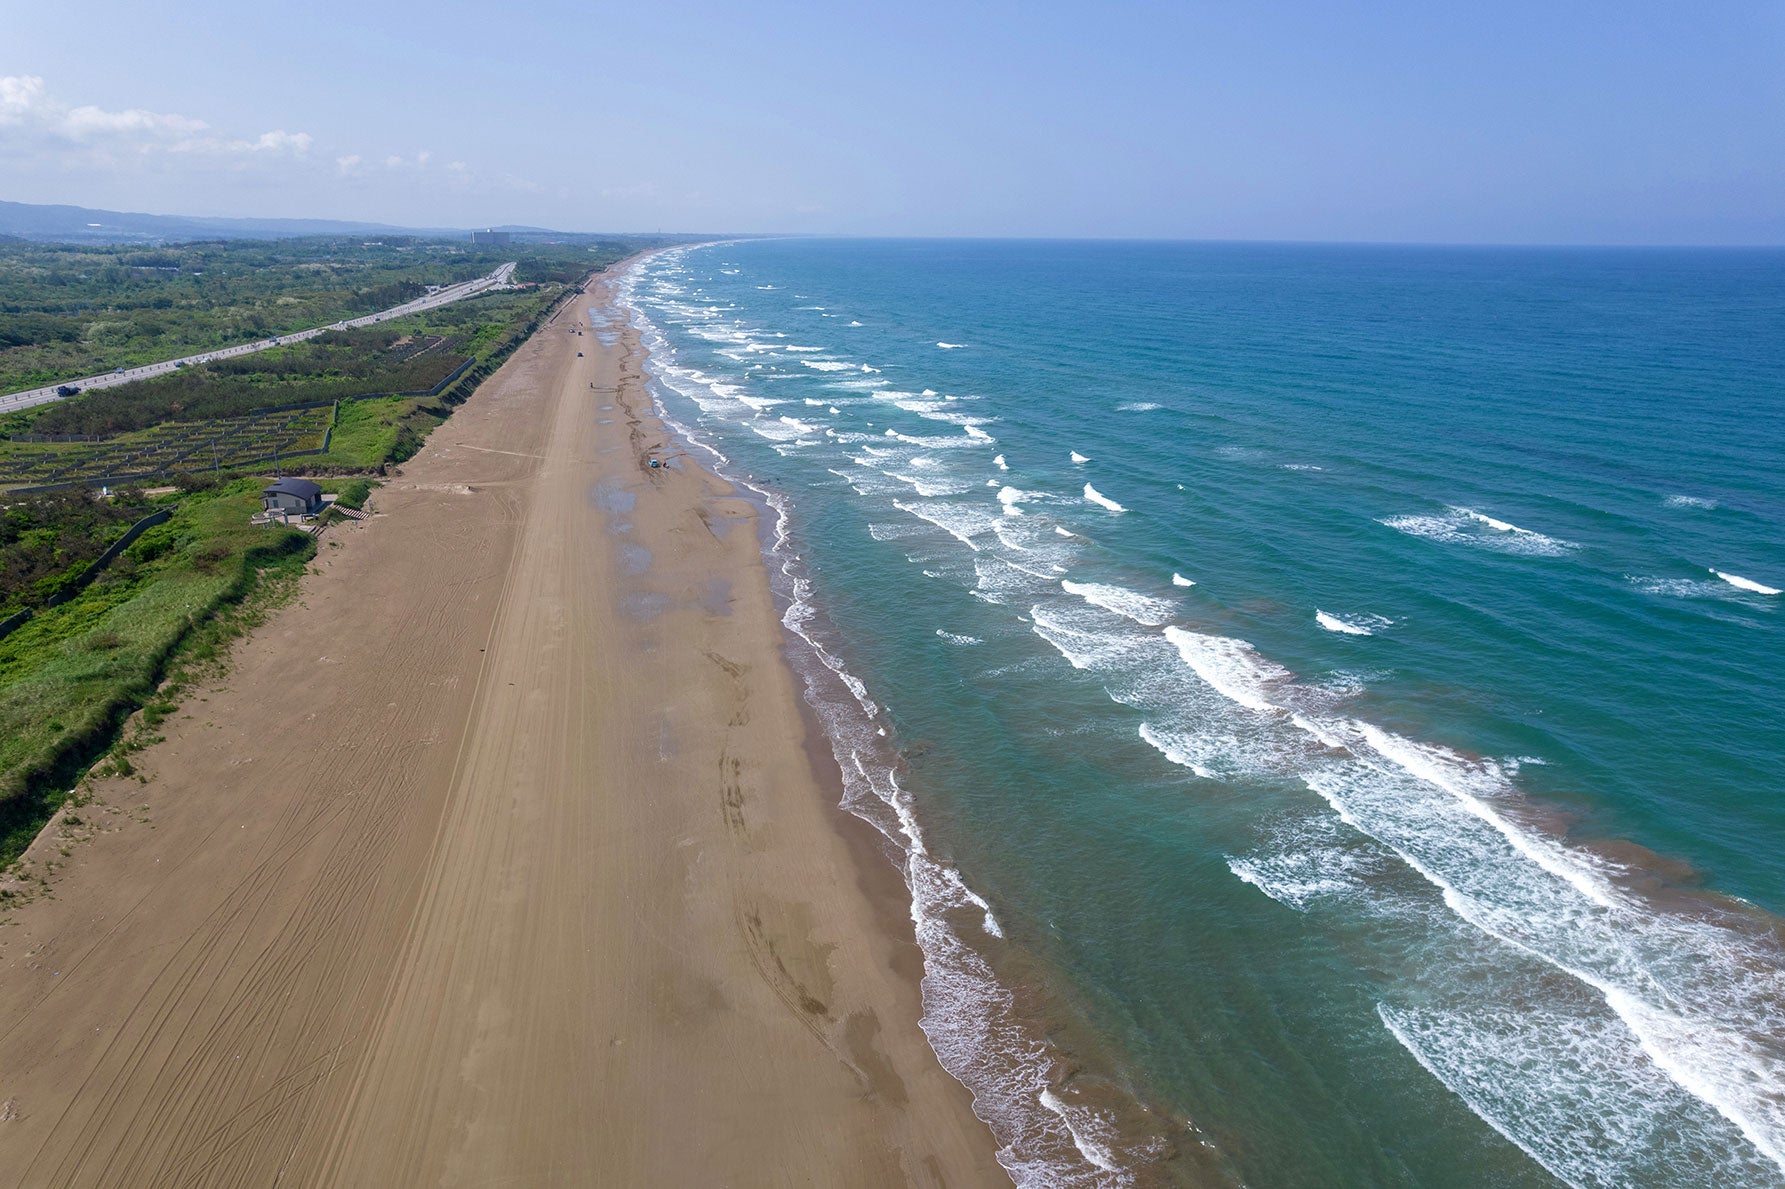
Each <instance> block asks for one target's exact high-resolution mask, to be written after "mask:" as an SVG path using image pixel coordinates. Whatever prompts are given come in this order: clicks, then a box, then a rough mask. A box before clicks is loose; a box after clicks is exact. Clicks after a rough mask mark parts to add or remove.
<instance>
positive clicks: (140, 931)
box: [0, 282, 1009, 1186]
mask: <svg viewBox="0 0 1785 1189" xmlns="http://www.w3.org/2000/svg"><path fill="white" fill-rule="evenodd" d="M610 300H611V299H610V295H609V292H608V286H607V284H606V283H605V282H603V283H599V284H597V285H595V286H593V287H591V289H590V292H589V295H588V297H587V298H586V299H584V300H578V301H575V302H572V303H570V304H568V305H566V306H565V307H563V309H562V310H561V312H560V314H559V315H558V317H557V319H556V320H555V321H554V322H553V323H552V324H550V325H548V326H546V327H545V328H543V329H542V330H541V331H540V332H539V333H538V334H537V335H536V336H535V337H534V339H533V340H532V341H531V342H529V343H528V344H526V345H525V346H524V347H523V348H522V349H521V350H520V351H519V352H517V353H516V355H515V356H514V357H513V358H512V359H510V361H509V362H508V363H507V364H506V365H505V366H504V367H503V369H502V370H501V371H500V372H499V373H498V374H497V375H496V376H495V377H493V378H492V379H491V380H490V381H489V382H487V383H486V384H484V385H483V387H482V388H480V389H479V390H478V392H477V393H476V394H475V395H474V396H473V397H472V398H471V400H470V401H469V402H468V403H467V404H466V405H465V406H464V407H463V408H462V409H460V410H459V411H458V412H457V413H456V414H455V415H454V416H453V417H452V418H451V420H449V421H448V422H447V423H446V424H445V425H444V426H442V427H441V428H440V429H438V430H437V431H435V433H434V434H433V436H432V437H431V438H430V439H429V441H428V443H427V445H426V447H425V449H424V450H423V451H422V452H421V453H420V454H419V455H417V456H416V457H415V458H413V459H411V460H410V461H409V462H408V463H406V464H405V465H404V466H403V468H402V473H401V474H400V475H399V476H396V477H394V478H392V479H391V481H390V482H389V483H388V484H387V485H386V486H385V487H384V488H382V489H380V490H379V492H378V493H377V495H376V497H375V501H374V506H375V508H376V511H377V513H378V514H377V515H376V516H375V517H373V518H372V519H371V520H370V521H368V522H367V523H365V524H364V525H361V526H354V527H350V528H347V529H344V530H340V531H337V532H334V533H333V534H332V539H330V540H325V542H324V543H323V545H322V547H321V549H320V551H319V555H318V558H317V563H316V567H315V569H316V572H315V573H313V574H312V575H310V576H308V577H306V578H305V580H304V585H303V587H302V592H301V595H300V596H299V598H298V599H296V600H295V601H293V602H292V603H291V604H290V605H288V606H286V607H284V608H282V609H280V610H278V611H277V612H275V613H274V615H273V616H272V618H271V619H270V620H269V622H268V623H266V624H265V625H264V626H263V627H262V628H260V629H259V630H257V631H256V632H255V633H254V634H253V635H252V636H251V637H250V638H249V639H248V640H246V641H245V642H243V643H242V644H241V645H240V646H239V647H238V649H237V652H236V656H235V660H234V664H233V668H232V670H231V672H230V675H229V676H228V677H227V679H225V680H224V681H223V682H222V684H221V685H220V686H218V687H217V688H213V689H210V690H207V691H203V692H202V693H200V694H195V695H194V696H192V697H191V698H189V699H188V700H187V702H186V704H185V705H184V706H183V707H182V709H181V711H180V713H179V714H178V715H177V716H176V717H174V718H173V719H171V720H170V721H169V722H168V723H167V724H166V725H165V728H164V734H165V736H166V738H165V741H164V742H162V743H159V744H156V745H155V746H153V747H151V748H150V749H148V750H147V751H145V752H143V753H141V764H140V767H141V770H142V771H143V773H144V774H145V775H146V776H147V781H146V783H138V782H137V781H135V780H117V779H114V780H110V781H106V782H102V783H101V784H100V785H99V786H98V790H97V792H98V797H97V803H96V804H94V805H90V806H86V807H83V809H82V810H81V813H82V814H83V815H84V816H85V817H86V818H87V819H88V820H90V821H96V822H97V823H98V824H99V829H98V832H97V833H95V834H94V835H93V836H92V837H90V838H87V839H86V840H84V841H81V842H79V843H77V844H75V845H74V847H73V849H72V853H71V854H70V855H69V856H68V857H67V858H66V859H61V860H59V861H60V862H61V864H62V866H61V867H60V869H59V871H58V872H57V873H56V874H55V875H54V876H53V877H52V879H51V882H50V884H49V887H48V889H47V891H46V892H44V893H41V894H39V895H38V896H37V897H36V898H35V899H33V900H32V901H31V902H30V903H28V904H26V905H24V906H23V907H20V908H16V909H11V910H8V911H7V912H6V914H5V915H4V916H3V917H0V1183H3V1184H10V1185H21V1186H23V1185H30V1186H38V1185H118V1186H149V1185H199V1184H203V1185H246V1184H272V1183H275V1182H278V1183H284V1184H293V1185H317V1184H328V1185H350V1186H371V1185H380V1186H383V1185H436V1184H441V1185H497V1184H502V1185H574V1184H609V1185H645V1184H660V1185H880V1184H916V1185H942V1184H951V1185H975V1184H1008V1183H1009V1182H1008V1177H1007V1176H1006V1175H1005V1174H1004V1172H1003V1171H1002V1170H1001V1169H1000V1168H999V1167H998V1165H997V1163H996V1160H995V1159H994V1153H993V1146H994V1145H993V1141H992V1139H991V1136H990V1134H989V1132H988V1131H987V1129H986V1128H985V1127H984V1126H983V1125H982V1124H981V1123H980V1122H979V1121H978V1120H976V1119H975V1118H974V1117H973V1115H972V1113H971V1111H970V1109H969V1101H968V1097H967V1094H966V1092H965V1091H964V1090H963V1089H962V1088H961V1086H960V1085H959V1084H958V1083H956V1082H955V1081H954V1080H953V1079H951V1078H950V1077H949V1076H948V1075H947V1074H946V1073H945V1072H944V1071H943V1070H942V1068H941V1067H940V1066H939V1065H938V1063H937V1061H936V1059H935V1056H934V1055H933V1053H932V1052H931V1051H930V1049H929V1047H928V1045H927V1044H926V1042H925V1040H924V1037H923V1035H922V1033H921V1031H920V1030H919V1028H918V1024H917V1021H918V1014H919V1003H918V993H917V985H916V977H915V975H916V973H917V969H918V962H919V956H918V953H917V950H916V947H915V946H914V944H913V943H912V941H911V937H910V933H909V922H908V920H907V919H906V917H905V916H904V912H905V907H904V904H903V903H902V901H901V900H900V897H901V896H902V889H901V887H900V885H899V883H898V880H897V877H896V873H895V872H894V871H893V870H892V869H891V867H890V865H888V864H886V863H885V862H884V860H882V859H881V858H880V857H879V856H878V854H877V853H875V852H874V851H873V850H872V848H871V847H869V846H867V845H866V844H865V843H864V842H863V840H862V838H861V837H859V836H857V835H856V834H852V833H851V832H852V831H865V827H863V826H861V825H860V824H859V823H857V822H855V821H854V820H853V819H851V818H849V817H847V816H846V815H845V814H843V813H842V812H841V811H840V810H838V809H837V808H835V806H834V801H835V793H834V791H833V790H831V789H830V788H829V787H828V783H827V780H826V775H825V773H824V772H823V771H822V770H821V769H818V768H816V767H815V766H814V763H813V761H812V759H811V758H810V753H809V750H808V740H807V738H806V735H807V732H808V730H809V727H808V725H807V723H806V721H805V720H804V718H803V717H802V712H801V703H800V698H799V691H798V689H797V687H796V684H795V680H794V677H793V675H792V673H791V672H790V670H789V669H788V667H787V666H786V664H785V662H784V660H783V659H782V656H781V648H782V638H781V633H782V629H781V627H780V624H779V622H778V619H777V616H776V612H775V608H774V605H773V603H772V600H771V597H770V592H769V588H768V583H767V577H766V574H765V572H764V568H763V565H762V560H761V554H760V549H759V544H758V537H757V525H756V513H755V510H754V508H753V506H752V505H751V504H750V503H749V502H747V501H746V500H744V499H742V498H740V497H739V496H738V495H737V493H735V492H734V491H733V490H732V489H731V487H730V486H729V485H728V484H726V483H725V482H724V481H722V480H720V479H718V478H716V477H715V476H713V475H711V474H709V473H707V472H706V471H704V470H702V469H701V468H700V467H699V466H698V465H697V464H696V462H695V461H694V460H693V459H691V458H689V457H687V456H686V455H684V454H682V453H681V451H680V450H679V449H677V448H676V447H675V445H674V443H673V442H671V441H670V439H669V438H668V437H667V436H666V434H665V433H664V432H663V429H662V427H661V426H660V425H659V424H658V423H657V422H656V421H655V419H654V418H653V417H652V416H651V415H650V402H649V398H648V396H647V395H646V393H645V390H644V386H643V381H642V369H643V368H644V366H645V361H644V359H643V355H642V352H641V350H640V348H639V345H638V343H637V342H636V340H635V337H634V336H633V335H632V334H631V333H630V332H626V333H624V334H621V335H619V336H618V338H617V340H616V341H614V342H613V343H612V344H611V345H603V343H602V342H601V341H600V340H599V339H598V338H597V336H596V334H595V333H594V332H593V331H587V330H585V332H584V333H581V334H578V333H576V330H577V329H578V326H577V324H578V323H579V322H581V323H583V324H584V326H585V327H586V323H587V318H586V316H585V309H586V307H587V306H588V305H591V304H596V305H601V304H605V303H607V302H609V301H610ZM579 352H580V353H581V356H580V357H579ZM653 457H656V458H659V459H663V460H667V461H668V463H669V465H668V466H666V467H664V468H661V469H651V468H650V467H649V466H648V460H649V459H651V458H653ZM56 836H57V830H56V827H55V826H54V825H52V827H51V829H50V830H49V831H46V834H45V836H44V837H43V838H42V839H40V840H39V843H38V846H37V848H36V849H35V850H34V853H33V854H32V855H30V856H28V859H29V860H34V861H37V862H41V861H42V860H44V859H46V858H48V857H50V853H49V849H48V848H51V847H54V846H57V845H59V842H57V841H56V840H55V839H56Z"/></svg>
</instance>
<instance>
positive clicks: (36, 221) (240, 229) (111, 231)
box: [0, 201, 557, 244]
mask: <svg viewBox="0 0 1785 1189" xmlns="http://www.w3.org/2000/svg"><path fill="white" fill-rule="evenodd" d="M503 230H508V229H507V228H504V229H503ZM513 230H514V231H516V232H518V233H523V234H557V233H555V232H553V233H547V232H543V231H541V230H540V229H538V228H532V227H529V228H514V229H513ZM303 235H425V236H430V237H439V238H460V237H462V238H467V239H468V238H470V235H471V233H470V232H469V231H467V230H463V229H460V228H442V227H393V226H390V225H389V224H386V223H348V222H342V221H339V220H336V219H211V218H198V217H193V216H187V215H145V214H134V213H130V212H126V211H101V210H93V209H91V208H89V207H84V206H37V205H34V204H32V203H28V202H5V201H0V239H4V238H9V237H16V238H19V239H28V240H37V241H39V242H52V243H81V242H87V243H108V244H116V243H136V242H145V241H185V240H200V239H293V238H296V237H298V236H303Z"/></svg>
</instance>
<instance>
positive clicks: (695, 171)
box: [0, 0, 1785, 244]
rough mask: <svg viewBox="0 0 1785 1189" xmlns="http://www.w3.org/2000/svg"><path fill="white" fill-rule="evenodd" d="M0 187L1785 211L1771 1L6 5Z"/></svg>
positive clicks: (1235, 234) (942, 217) (416, 205)
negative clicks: (1691, 2)
mask: <svg viewBox="0 0 1785 1189" xmlns="http://www.w3.org/2000/svg"><path fill="white" fill-rule="evenodd" d="M0 198H4V199H10V200H13V201H20V202H40V203H49V202H66V203H74V204H78V205H83V206H93V207H101V208H107V209H122V210H131V211H146V212H151V213H158V214H182V215H224V216H240V217H303V218H338V219H354V220H366V221H376V222H388V223H397V224H401V225H405V226H431V227H446V226H451V227H467V226H485V225H492V224H505V223H518V224H529V225H535V226H545V227H553V228H558V229H564V230H575V231H654V230H659V229H661V230H664V231H684V232H701V233H726V232H809V233H818V234H845V235H970V236H1063V237H1127V238H1172V239H1253V240H1259V239H1262V240H1337V241H1356V240H1363V241H1377V242H1427V243H1434V242H1435V243H1580V244H1606V243H1613V244H1645V243H1649V244H1653V243H1661V244H1781V243H1785V2H1781V0H1769V2H1749V0H1710V2H1708V3H1698V4H1686V3H1677V2H1676V3H1663V2H1657V0H1622V2H1617V3H1613V2H1601V0H1560V2H1558V0H1544V2H1542V3H1533V2H1527V0H1497V2H1494V3H1478V2H1475V0H1440V2H1438V3H1433V2H1432V0H1420V2H1417V3H1414V2H1399V0H1382V2H1378V3H1372V4H1359V3H1353V4H1348V3H1343V2H1341V0H1326V2H1319V0H1249V2H1245V3H1234V2H1233V0H1222V2H1220V3H1202V2H1200V0H1183V2H1180V3H1156V4H1154V3H1119V2H1118V3H1101V4H1076V5H1075V4H1066V3H1016V2H1013V0H1006V2H1002V3H975V2H973V0H954V2H952V3H934V2H931V0H900V2H899V3H885V2H884V0H883V2H881V3H874V4H857V3H851V2H848V0H837V2H833V3H815V2H814V3H793V2H791V0H764V2H761V3H735V2H734V3H729V4H721V3H706V4H699V3H678V2H676V0H649V2H644V3H634V4H613V3H605V2H599V0H597V2H588V3H582V4H567V3H563V2H562V0H536V2H532V3H527V4H516V5H494V4H488V3H483V4H468V3H461V2H459V0H430V2H429V3H427V4H421V3H415V2H412V0H371V2H370V3H368V2H366V0H358V2H356V3H347V2H343V0H313V2H311V3H307V4H304V5H299V6H292V5H261V4H242V3H240V2H239V0H230V2H228V3H224V2H221V0H184V2H182V3H180V4H178V5H175V4H171V3H167V2H165V0H130V2H129V3H123V2H120V0H59V2H58V3H56V4H47V3H36V2H34V3H27V2H25V0H0Z"/></svg>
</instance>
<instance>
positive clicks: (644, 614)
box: [620, 590, 673, 619]
mask: <svg viewBox="0 0 1785 1189" xmlns="http://www.w3.org/2000/svg"><path fill="white" fill-rule="evenodd" d="M672 602H673V600H672V599H671V598H670V597H669V596H668V595H666V594H663V593H661V592H659V591H654V590H645V591H636V592H634V593H632V594H628V595H625V596H624V597H622V598H621V599H620V610H622V611H624V612H625V613H626V614H627V615H630V616H632V618H634V619H655V618H657V617H658V616H659V615H661V614H663V613H664V612H665V611H667V610H669V608H670V605H671V603H672Z"/></svg>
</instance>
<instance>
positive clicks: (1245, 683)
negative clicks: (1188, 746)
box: [1165, 627, 1293, 710]
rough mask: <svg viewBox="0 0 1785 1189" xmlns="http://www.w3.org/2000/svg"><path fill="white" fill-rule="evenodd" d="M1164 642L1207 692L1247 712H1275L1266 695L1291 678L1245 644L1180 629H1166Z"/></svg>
mask: <svg viewBox="0 0 1785 1189" xmlns="http://www.w3.org/2000/svg"><path fill="white" fill-rule="evenodd" d="M1165 638H1166V639H1167V640H1170V641H1171V643H1172V645H1173V646H1174V647H1175V648H1177V650H1178V655H1179V656H1181V657H1183V658H1184V663H1185V664H1187V665H1189V666H1190V667H1191V668H1192V669H1194V670H1195V671H1196V675H1197V676H1198V677H1200V678H1202V679H1203V681H1205V682H1207V683H1208V685H1209V686H1210V688H1212V689H1214V690H1215V691H1216V692H1217V693H1219V694H1221V695H1222V696H1223V697H1226V698H1228V699H1230V700H1231V701H1235V702H1238V703H1239V704H1240V705H1242V706H1245V707H1246V708H1248V709H1250V710H1276V709H1278V707H1277V705H1276V704H1275V703H1274V702H1272V701H1271V700H1270V698H1269V697H1268V696H1267V694H1268V693H1269V691H1270V688H1271V687H1272V686H1273V685H1275V684H1277V683H1278V682H1282V681H1288V680H1289V679H1290V678H1291V677H1292V676H1293V674H1291V673H1290V672H1289V670H1287V669H1285V668H1283V667H1282V666H1281V665H1278V664H1276V663H1275V662H1273V661H1269V660H1266V659H1265V658H1264V657H1262V656H1260V655H1259V654H1258V652H1257V650H1256V649H1254V648H1253V647H1252V646H1251V645H1250V644H1248V643H1247V642H1246V641H1244V640H1236V639H1233V638H1232V637H1230V636H1211V635H1206V634H1204V633H1202V632H1191V631H1185V630H1184V629H1183V628H1179V627H1168V628H1166V629H1165Z"/></svg>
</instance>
